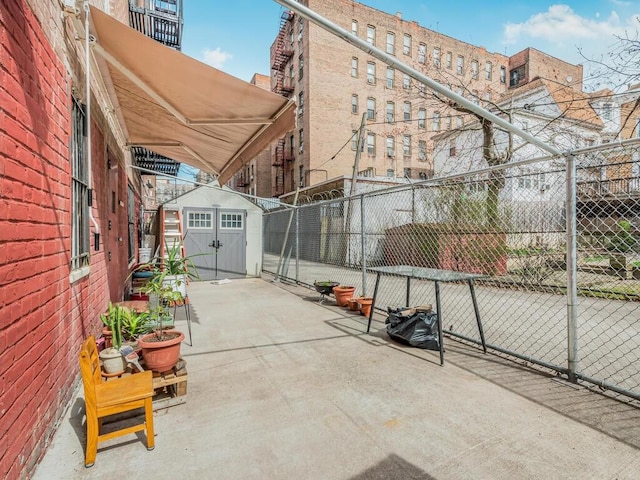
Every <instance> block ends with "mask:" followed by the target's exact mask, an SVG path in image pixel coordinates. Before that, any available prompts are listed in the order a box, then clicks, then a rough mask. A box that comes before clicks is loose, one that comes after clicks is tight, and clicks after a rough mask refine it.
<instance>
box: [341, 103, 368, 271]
mask: <svg viewBox="0 0 640 480" xmlns="http://www.w3.org/2000/svg"><path fill="white" fill-rule="evenodd" d="M366 123H367V112H364V113H363V114H362V121H361V122H360V129H359V130H358V143H357V144H356V157H355V159H354V161H353V174H352V175H351V187H350V188H349V203H348V204H347V218H346V221H345V228H346V229H347V234H348V236H347V242H348V244H347V252H348V255H347V260H348V264H349V265H351V211H352V209H353V206H352V205H353V202H352V200H351V197H352V196H353V195H354V194H355V193H356V180H357V178H358V168H359V165H360V154H361V153H362V150H363V149H364V127H365V125H366ZM363 227H364V225H360V229H361V230H362V229H363ZM363 233H364V232H363ZM363 255H364V252H363Z"/></svg>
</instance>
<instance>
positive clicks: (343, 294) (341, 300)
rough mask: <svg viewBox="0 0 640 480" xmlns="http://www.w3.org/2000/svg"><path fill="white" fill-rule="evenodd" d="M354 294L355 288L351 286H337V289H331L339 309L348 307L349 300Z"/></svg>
mask: <svg viewBox="0 0 640 480" xmlns="http://www.w3.org/2000/svg"><path fill="white" fill-rule="evenodd" d="M355 292H356V287H352V286H351V285H338V286H337V287H333V294H334V295H335V297H336V303H337V304H338V306H340V307H346V306H347V305H349V299H350V298H353V297H354V295H355Z"/></svg>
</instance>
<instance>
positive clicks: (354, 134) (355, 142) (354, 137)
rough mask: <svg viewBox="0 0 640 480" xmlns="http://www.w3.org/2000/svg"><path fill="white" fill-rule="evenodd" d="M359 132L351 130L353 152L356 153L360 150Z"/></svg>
mask: <svg viewBox="0 0 640 480" xmlns="http://www.w3.org/2000/svg"><path fill="white" fill-rule="evenodd" d="M358 137H359V135H358V130H351V150H353V151H354V152H355V151H356V150H357V149H358Z"/></svg>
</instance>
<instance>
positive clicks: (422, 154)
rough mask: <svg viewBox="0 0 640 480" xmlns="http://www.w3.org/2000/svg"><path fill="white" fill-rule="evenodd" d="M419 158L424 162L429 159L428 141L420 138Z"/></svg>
mask: <svg viewBox="0 0 640 480" xmlns="http://www.w3.org/2000/svg"><path fill="white" fill-rule="evenodd" d="M418 160H420V161H422V162H426V161H427V141H426V140H418Z"/></svg>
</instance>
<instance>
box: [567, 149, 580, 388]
mask: <svg viewBox="0 0 640 480" xmlns="http://www.w3.org/2000/svg"><path fill="white" fill-rule="evenodd" d="M566 175H567V348H568V352H567V354H568V363H569V372H568V376H569V380H570V381H571V382H577V376H576V373H577V370H578V255H577V220H576V217H577V207H576V162H575V157H574V156H573V154H571V153H570V154H568V155H567V156H566Z"/></svg>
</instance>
